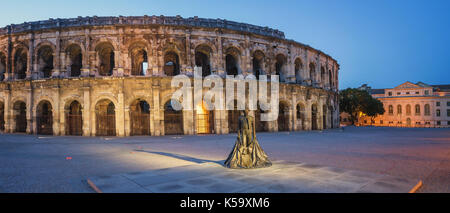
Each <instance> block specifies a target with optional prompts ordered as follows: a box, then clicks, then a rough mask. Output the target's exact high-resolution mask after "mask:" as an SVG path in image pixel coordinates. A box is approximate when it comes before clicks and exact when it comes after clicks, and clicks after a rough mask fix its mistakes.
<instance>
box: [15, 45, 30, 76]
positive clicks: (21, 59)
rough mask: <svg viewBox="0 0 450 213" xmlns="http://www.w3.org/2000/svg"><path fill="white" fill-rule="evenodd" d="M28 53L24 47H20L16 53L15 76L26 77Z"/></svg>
mask: <svg viewBox="0 0 450 213" xmlns="http://www.w3.org/2000/svg"><path fill="white" fill-rule="evenodd" d="M27 58H28V53H27V51H26V50H25V49H24V48H19V49H17V50H16V53H15V54H14V73H15V78H17V79H25V78H26V77H27V60H28V59H27Z"/></svg>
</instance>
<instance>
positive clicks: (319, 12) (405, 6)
mask: <svg viewBox="0 0 450 213" xmlns="http://www.w3.org/2000/svg"><path fill="white" fill-rule="evenodd" d="M93 15H97V16H118V15H123V16H128V15H136V16H140V15H166V16H175V15H181V16H182V17H185V18H187V17H193V16H199V17H202V18H221V19H227V20H232V21H238V22H245V23H249V24H255V25H260V26H269V27H271V28H276V29H279V30H281V31H283V32H284V33H285V35H286V38H288V39H293V40H296V41H299V42H301V43H304V44H308V45H310V46H312V47H314V48H316V49H319V50H322V51H324V52H325V53H327V54H329V55H331V56H332V57H333V58H335V59H336V60H337V61H338V63H339V64H340V65H341V69H340V75H339V81H340V89H344V88H347V87H357V86H360V85H361V84H363V83H367V84H369V86H372V88H390V87H394V86H397V85H399V84H401V83H403V82H405V81H411V82H414V83H415V82H417V81H423V82H425V83H429V84H450V63H449V61H450V1H448V0H428V1H425V0H422V1H419V0H395V1H392V0H376V1H368V0H352V1H350V0H339V1H337V0H328V1H325V0H317V1H312V0H311V1H303V0H292V1H291V0H285V1H283V0H277V1H275V0H245V1H242V0H241V1H239V0H236V1H234V0H227V1H213V0H210V1H201V0H185V1H182V0H178V1H176V0H164V1H152V0H147V1H143V0H128V1H115V0H101V1H96V0H88V1H87V0H76V1H61V0H48V1H45V0H40V1H24V0H22V1H19V2H17V1H5V2H2V9H1V12H0V26H1V27H4V26H6V25H8V24H11V23H14V24H20V23H23V22H26V21H27V22H29V21H37V20H47V19H49V18H73V17H77V16H93Z"/></svg>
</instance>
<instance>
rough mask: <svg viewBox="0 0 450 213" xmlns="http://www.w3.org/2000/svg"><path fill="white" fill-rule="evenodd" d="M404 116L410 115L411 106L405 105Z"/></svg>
mask: <svg viewBox="0 0 450 213" xmlns="http://www.w3.org/2000/svg"><path fill="white" fill-rule="evenodd" d="M405 110H406V115H411V105H410V104H407V105H406V109H405Z"/></svg>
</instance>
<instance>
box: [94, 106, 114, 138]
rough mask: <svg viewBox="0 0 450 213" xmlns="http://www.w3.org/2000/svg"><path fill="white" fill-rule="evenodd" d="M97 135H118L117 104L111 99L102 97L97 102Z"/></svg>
mask: <svg viewBox="0 0 450 213" xmlns="http://www.w3.org/2000/svg"><path fill="white" fill-rule="evenodd" d="M95 119H96V122H95V123H96V135H97V136H115V135H116V105H115V104H114V102H113V101H111V100H109V99H101V100H99V101H97V102H96V104H95Z"/></svg>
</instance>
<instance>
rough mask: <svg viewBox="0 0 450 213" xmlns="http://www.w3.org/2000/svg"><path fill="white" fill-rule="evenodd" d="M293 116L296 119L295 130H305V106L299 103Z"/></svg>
mask: <svg viewBox="0 0 450 213" xmlns="http://www.w3.org/2000/svg"><path fill="white" fill-rule="evenodd" d="M295 114H296V119H297V130H306V126H305V121H306V105H305V104H304V103H303V102H301V101H299V102H297V104H296V105H295Z"/></svg>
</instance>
